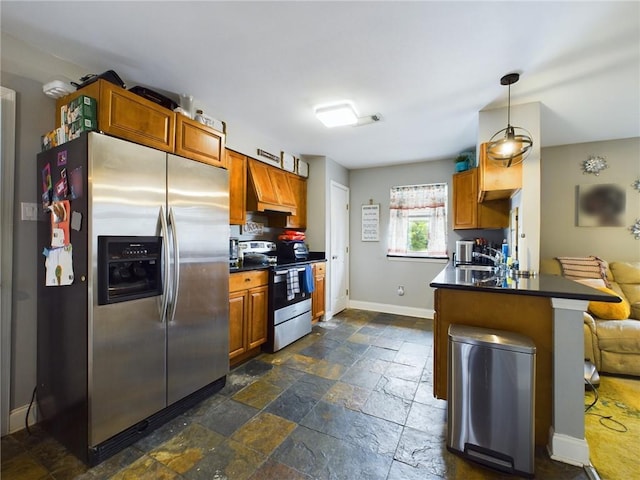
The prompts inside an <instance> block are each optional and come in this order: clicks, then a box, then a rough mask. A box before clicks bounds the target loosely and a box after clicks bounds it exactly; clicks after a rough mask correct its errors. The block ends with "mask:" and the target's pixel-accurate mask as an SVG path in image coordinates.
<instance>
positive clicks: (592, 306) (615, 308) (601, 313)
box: [589, 287, 631, 320]
mask: <svg viewBox="0 0 640 480" xmlns="http://www.w3.org/2000/svg"><path fill="white" fill-rule="evenodd" d="M598 290H600V291H602V292H605V293H609V294H611V295H615V296H616V297H618V298H620V299H621V300H622V302H620V303H610V302H589V313H591V314H593V315H595V316H596V317H598V318H602V319H603V320H626V319H627V318H629V315H631V305H629V302H628V301H627V300H625V299H624V298H622V297H621V296H620V295H618V294H617V293H616V292H615V291H614V290H611V289H610V288H607V287H598Z"/></svg>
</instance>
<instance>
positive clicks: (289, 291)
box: [266, 263, 311, 352]
mask: <svg viewBox="0 0 640 480" xmlns="http://www.w3.org/2000/svg"><path fill="white" fill-rule="evenodd" d="M307 268H310V267H309V264H305V263H292V264H288V265H279V266H276V267H273V268H271V271H270V275H269V330H268V340H267V344H266V349H267V350H269V351H270V352H277V351H278V350H281V349H282V348H284V347H286V346H287V345H289V344H291V343H293V342H295V341H296V340H298V339H299V338H301V337H304V336H305V335H307V334H308V333H311V293H309V292H307V291H306V290H307V289H306V288H305V275H307Z"/></svg>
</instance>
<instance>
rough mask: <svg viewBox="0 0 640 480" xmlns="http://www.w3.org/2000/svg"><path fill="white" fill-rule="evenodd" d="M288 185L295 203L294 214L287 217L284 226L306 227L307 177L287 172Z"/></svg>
mask: <svg viewBox="0 0 640 480" xmlns="http://www.w3.org/2000/svg"><path fill="white" fill-rule="evenodd" d="M287 178H288V179H289V185H290V186H291V190H292V191H293V196H294V198H295V203H296V214H295V215H289V216H288V217H287V224H286V225H285V227H286V228H306V227H307V179H306V178H303V177H300V176H298V175H294V174H292V173H291V174H288V175H287Z"/></svg>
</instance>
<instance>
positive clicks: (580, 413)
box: [430, 265, 620, 465]
mask: <svg viewBox="0 0 640 480" xmlns="http://www.w3.org/2000/svg"><path fill="white" fill-rule="evenodd" d="M430 286H431V287H434V288H435V289H436V290H435V292H434V296H435V298H434V309H435V315H434V355H433V362H434V365H433V375H434V381H433V388H434V396H435V397H436V398H440V399H446V398H447V348H448V329H449V325H451V324H460V325H469V326H474V327H482V328H488V329H495V330H506V331H511V332H516V333H520V334H522V335H525V336H527V337H529V338H530V339H531V340H532V341H533V342H534V343H535V345H536V379H535V390H536V391H535V443H536V445H545V444H546V445H547V446H548V450H549V453H550V455H551V458H553V459H555V460H559V461H563V462H565V463H570V464H573V465H585V464H588V463H589V447H588V445H587V443H586V440H585V435H584V408H583V403H584V380H583V369H584V353H583V341H582V336H583V326H582V325H583V312H584V311H586V310H587V305H588V302H589V301H600V302H614V303H616V302H619V301H620V299H619V298H618V297H616V296H613V295H609V294H606V293H602V292H600V291H598V290H595V289H592V288H589V287H586V286H583V285H581V284H579V283H577V282H574V281H571V280H568V279H565V278H563V277H560V276H555V275H537V276H532V277H511V276H499V275H496V274H494V273H493V272H490V271H482V270H468V269H462V268H456V267H453V266H451V265H449V266H447V267H446V268H445V269H444V270H443V271H442V272H440V273H439V274H438V276H437V277H436V278H434V279H433V281H432V282H431V283H430Z"/></svg>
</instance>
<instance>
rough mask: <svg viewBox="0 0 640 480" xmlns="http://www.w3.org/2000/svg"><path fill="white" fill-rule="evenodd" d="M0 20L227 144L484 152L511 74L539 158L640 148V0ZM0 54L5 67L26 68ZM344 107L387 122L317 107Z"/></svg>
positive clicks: (89, 5)
mask: <svg viewBox="0 0 640 480" xmlns="http://www.w3.org/2000/svg"><path fill="white" fill-rule="evenodd" d="M0 13H1V22H2V23H1V26H2V32H3V38H5V39H6V38H13V39H16V40H18V41H21V42H25V43H26V44H29V45H30V46H31V47H33V48H34V49H37V50H39V51H42V52H45V53H48V54H51V55H53V56H54V57H56V59H58V60H60V61H61V62H68V63H69V64H74V65H77V66H80V68H82V71H83V72H84V73H101V72H104V71H106V70H109V69H113V70H115V71H116V72H117V73H118V74H119V75H120V76H121V77H122V78H123V79H124V80H125V82H126V83H127V86H129V87H130V86H134V85H137V84H140V85H146V86H150V87H155V88H157V89H159V90H162V91H169V92H176V93H190V94H192V95H193V96H194V97H195V99H196V102H197V103H200V104H201V105H203V106H204V107H205V113H208V114H210V115H212V116H214V117H217V118H220V119H222V120H225V121H226V122H227V127H228V131H229V136H228V139H229V142H230V143H231V144H232V143H233V129H234V125H236V126H238V128H239V126H243V127H246V128H247V129H251V130H253V131H259V132H261V134H263V135H265V136H266V137H269V138H272V139H275V140H276V141H277V142H278V143H279V144H280V145H281V149H283V150H285V151H288V152H290V153H293V154H295V155H299V154H312V155H326V156H328V157H330V158H332V159H333V160H335V161H336V162H338V163H340V164H342V165H344V166H345V167H347V168H365V167H373V166H380V165H392V164H398V163H410V162H417V161H423V160H438V159H443V158H452V157H455V156H456V155H457V154H458V153H459V152H460V151H462V150H464V149H467V148H469V147H473V146H475V145H476V143H477V141H478V139H477V132H478V112H479V111H481V110H484V109H490V108H496V107H504V106H506V104H507V88H506V87H504V86H501V85H500V77H502V76H503V75H504V74H506V73H509V72H512V71H515V72H519V73H520V74H521V78H520V81H519V82H518V83H517V84H515V85H513V86H512V87H511V103H512V105H517V104H523V103H529V102H540V104H541V138H540V139H534V141H539V142H540V145H541V146H543V147H545V146H553V145H564V144H572V143H582V142H590V141H600V140H609V139H617V138H628V137H637V136H640V2H638V1H632V2H610V1H605V2H592V1H587V2H578V1H570V2H482V1H473V2H453V1H449V2H395V1H394V2H391V1H388V2H361V1H357V2H303V1H301V2H267V1H261V2H239V1H236V2H206V1H205V2H119V1H113V2H68V3H65V2H26V1H25V2H11V1H6V0H3V2H2V6H1V11H0ZM6 36H9V37H6ZM4 56H5V55H4V52H3V60H2V61H3V64H2V68H3V70H5V71H7V70H20V69H21V68H22V69H25V66H24V65H22V66H20V62H19V61H16V60H15V59H13V60H11V61H8V60H7V61H6V62H5V58H4ZM32 71H34V70H33V69H32ZM35 71H36V72H39V73H37V74H34V75H31V77H37V76H40V77H42V78H36V80H39V81H42V82H43V83H44V82H46V81H49V80H50V79H51V78H44V77H45V76H46V75H48V76H49V77H51V76H52V74H53V73H60V72H46V75H45V73H43V72H42V71H38V70H35ZM12 73H18V74H21V73H22V72H20V71H16V72H12ZM72 80H78V78H72ZM342 99H349V100H352V101H353V102H355V105H356V107H357V109H358V111H359V113H360V115H362V116H369V115H372V114H377V113H379V114H381V116H382V119H381V121H379V122H376V123H372V124H369V125H363V126H357V127H341V128H336V129H326V128H325V127H324V126H323V125H322V124H321V123H320V122H319V121H318V120H317V119H316V118H315V117H314V115H313V109H314V107H315V106H316V105H318V104H323V103H327V102H331V101H335V100H342ZM514 123H515V122H514ZM505 124H506V118H505Z"/></svg>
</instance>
